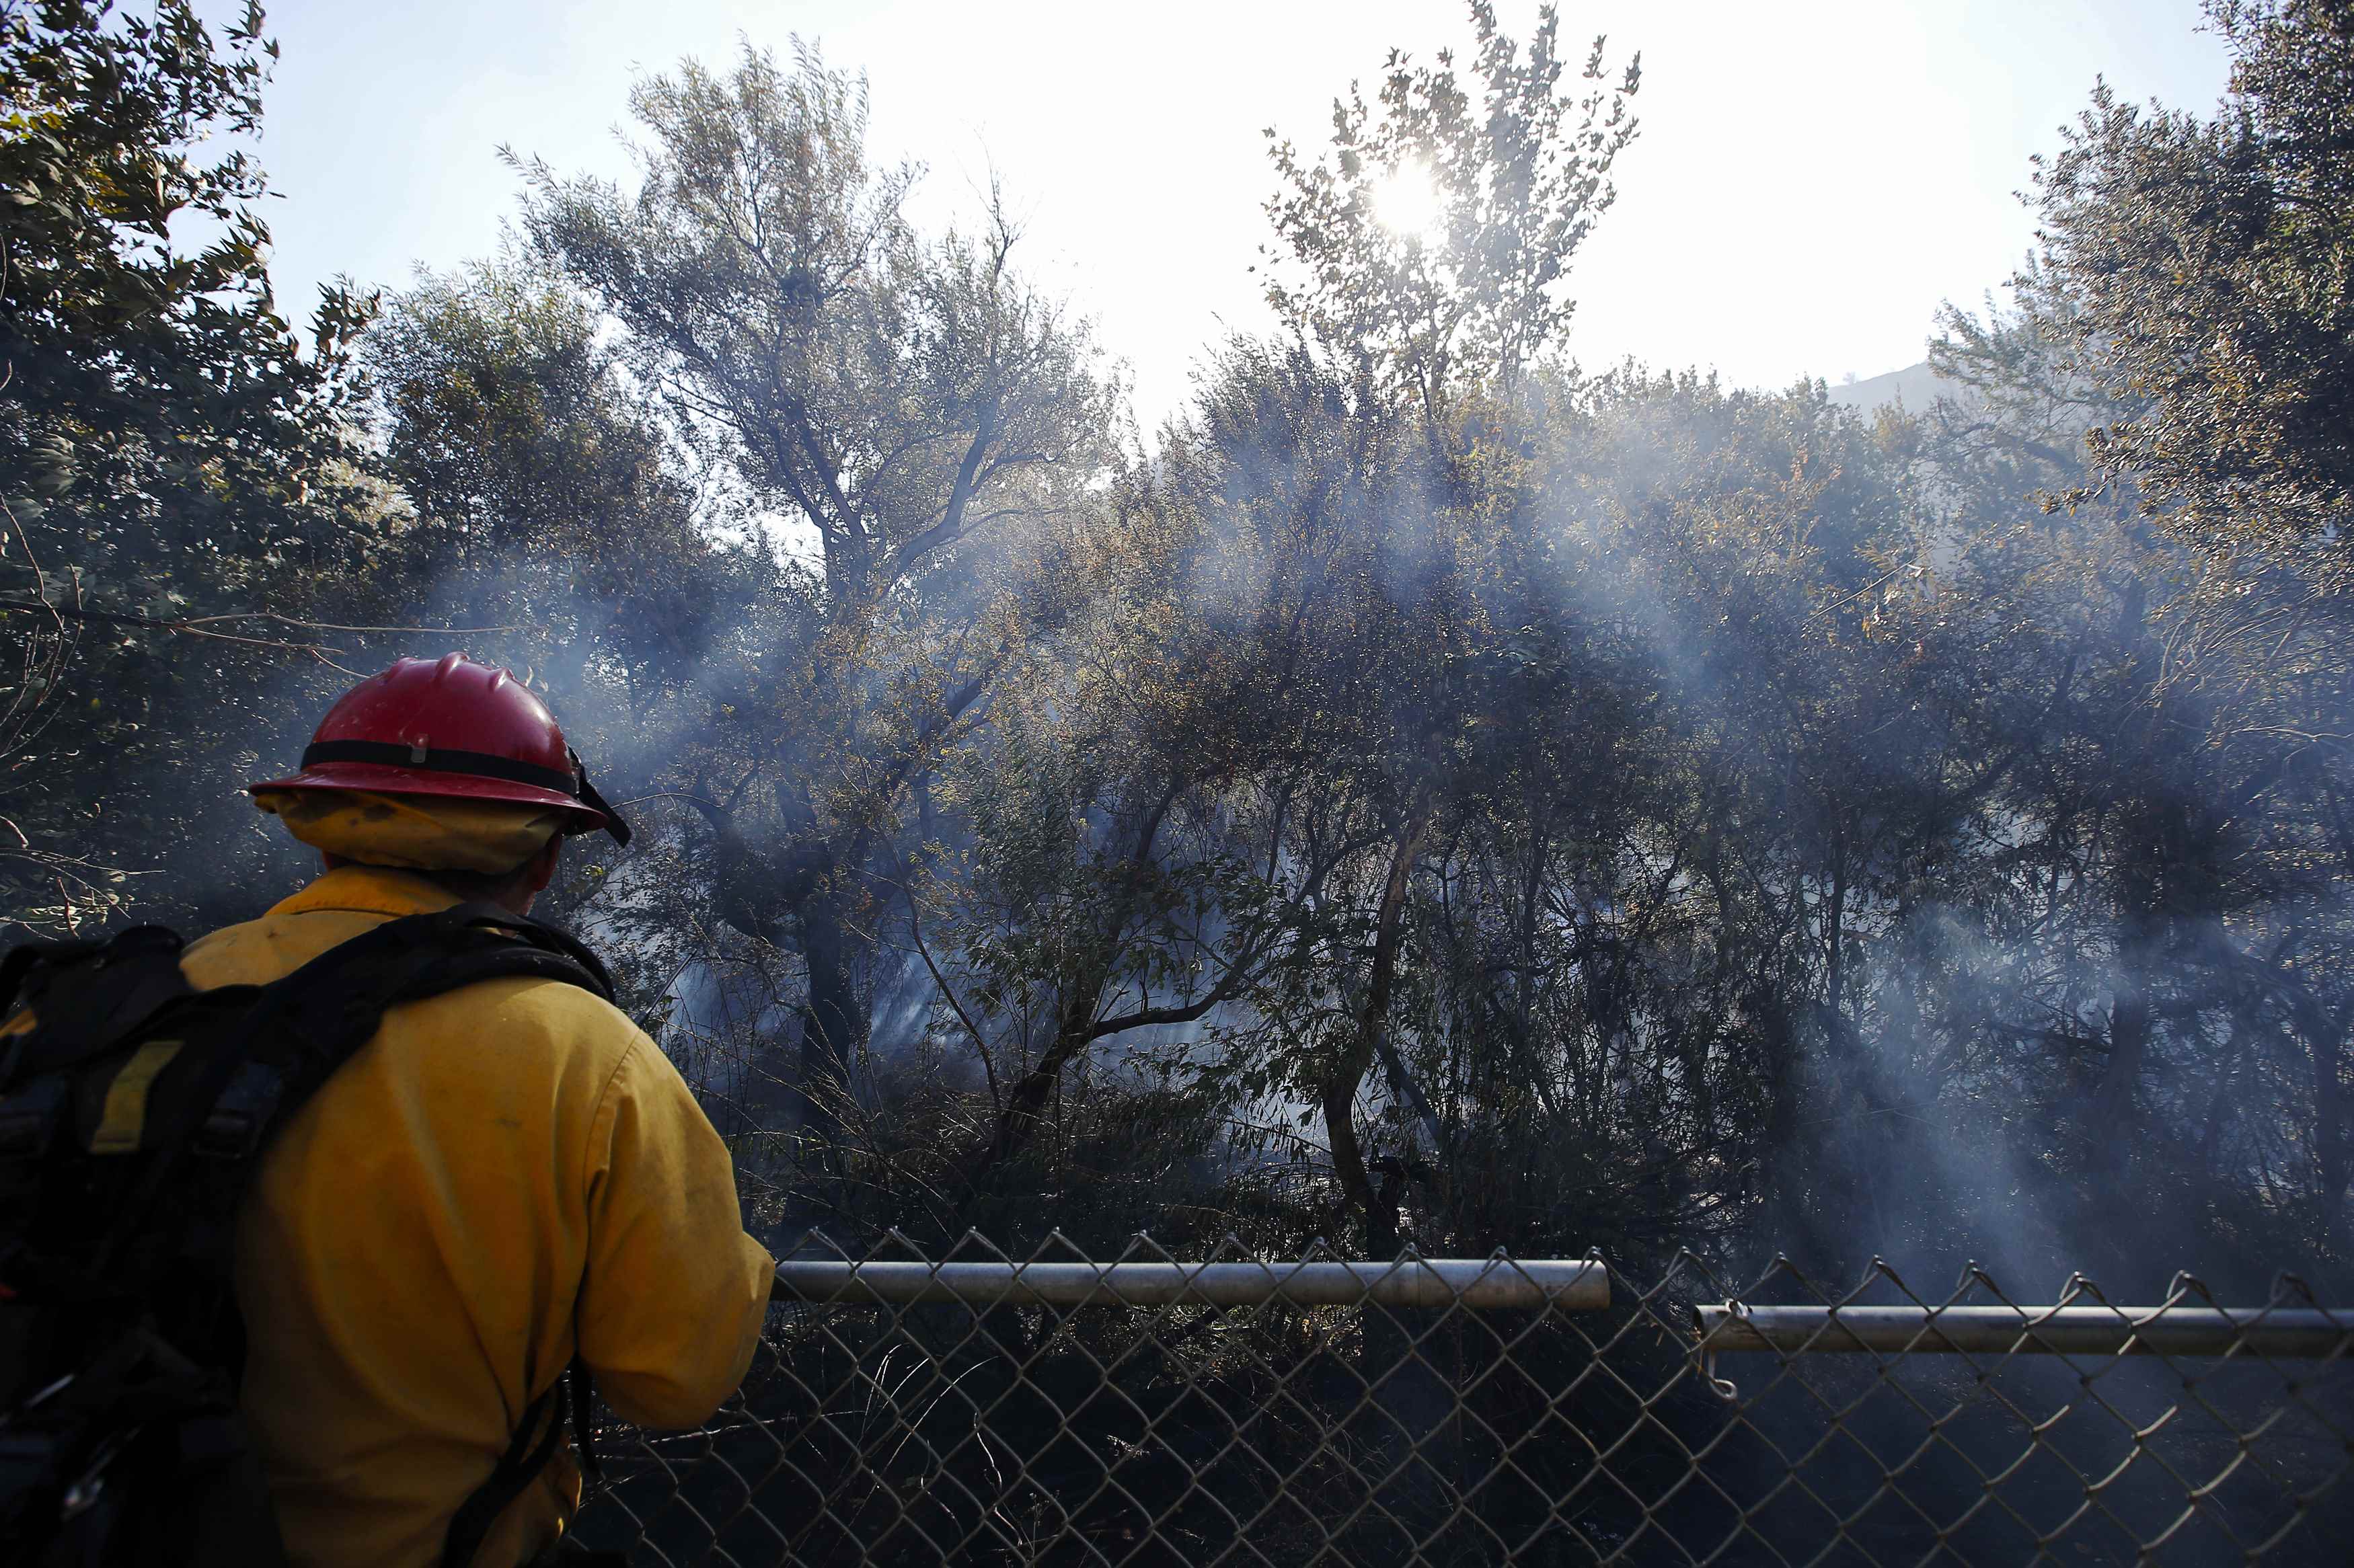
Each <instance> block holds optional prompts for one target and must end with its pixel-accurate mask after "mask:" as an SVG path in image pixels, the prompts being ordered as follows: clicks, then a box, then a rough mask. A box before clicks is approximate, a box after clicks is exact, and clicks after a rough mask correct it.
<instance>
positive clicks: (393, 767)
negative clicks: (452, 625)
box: [246, 653, 630, 843]
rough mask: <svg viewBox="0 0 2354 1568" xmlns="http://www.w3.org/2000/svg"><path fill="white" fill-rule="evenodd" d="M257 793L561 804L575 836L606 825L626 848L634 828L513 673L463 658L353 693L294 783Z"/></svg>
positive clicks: (323, 726) (413, 669)
mask: <svg viewBox="0 0 2354 1568" xmlns="http://www.w3.org/2000/svg"><path fill="white" fill-rule="evenodd" d="M246 789H247V790H248V791H249V792H251V791H253V790H257V789H373V790H377V791H380V792H382V793H384V794H387V795H454V796H461V797H463V798H465V799H468V800H514V801H516V802H518V803H520V804H523V805H529V806H553V807H555V808H557V810H560V811H562V812H563V813H564V814H565V822H564V831H565V832H567V833H588V832H596V831H597V830H598V829H599V828H602V829H604V830H605V831H606V832H609V833H611V834H612V835H613V837H614V838H615V839H616V840H617V841H619V842H621V843H628V842H630V825H629V824H628V823H627V822H625V821H622V820H621V816H620V812H618V811H616V810H613V808H612V807H610V806H609V805H607V804H606V803H605V801H604V800H603V798H602V797H600V796H599V794H598V793H597V791H596V789H594V788H593V787H592V786H591V785H590V784H589V782H588V769H587V768H583V767H581V766H580V758H579V757H578V754H577V753H575V752H574V751H573V750H572V748H571V747H567V746H566V745H565V744H564V732H563V731H562V730H560V729H558V728H557V726H556V715H553V714H551V713H549V712H548V711H547V705H546V704H545V703H543V702H541V701H540V700H539V699H538V698H537V697H535V696H533V695H532V694H531V693H530V692H529V691H527V690H526V689H525V687H524V685H523V683H521V682H519V681H517V680H515V679H514V677H513V676H511V675H509V674H508V673H506V672H505V671H504V670H499V669H494V668H493V667H492V666H490V665H488V664H477V663H474V662H472V660H469V659H468V658H466V657H465V656H464V655H463V654H461V653H451V654H449V655H447V656H446V657H444V658H442V659H441V660H440V661H439V662H430V661H428V660H424V659H403V660H401V661H400V662H398V663H397V664H395V665H393V667H392V668H391V669H389V670H387V671H386V672H385V673H383V674H381V675H375V676H371V677H370V678H369V679H367V680H365V681H362V682H361V683H359V684H358V685H356V686H354V687H353V688H352V689H351V690H350V691H348V692H345V694H343V696H342V697H341V698H339V699H337V701H336V703H335V705H334V707H332V708H329V709H328V710H327V716H326V717H325V718H323V719H321V720H320V721H319V732H318V734H317V735H315V736H313V737H312V739H311V745H310V748H309V749H308V750H306V751H304V752H303V753H302V772H300V773H297V774H296V775H294V777H292V779H271V780H270V781H269V782H267V783H261V784H249V785H247V786H246Z"/></svg>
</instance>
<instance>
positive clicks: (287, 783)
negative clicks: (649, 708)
mask: <svg viewBox="0 0 2354 1568" xmlns="http://www.w3.org/2000/svg"><path fill="white" fill-rule="evenodd" d="M264 789H293V790H319V789H342V790H352V789H365V790H367V791H369V792H371V793H374V794H378V795H430V796H437V797H440V798H442V799H445V800H501V801H510V802H512V803H514V804H515V805H518V806H543V807H546V808H549V809H551V810H556V811H559V812H561V813H562V814H563V825H562V828H561V830H560V831H561V832H564V833H565V834H567V836H568V835H576V834H579V833H593V832H598V831H599V829H603V830H605V831H608V832H610V831H611V829H612V826H613V824H612V821H611V820H610V818H608V817H607V816H606V814H605V813H604V812H602V811H600V810H597V809H596V808H595V807H594V806H587V805H583V804H582V803H581V802H579V801H578V800H574V799H573V798H572V797H571V796H569V795H567V794H565V793H563V792H562V791H561V790H557V789H540V788H539V787H538V786H537V785H534V784H521V783H515V782H513V781H511V780H508V779H479V778H475V777H472V776H471V775H469V774H464V773H422V772H418V771H415V770H412V769H409V768H395V767H391V766H389V765H387V764H385V763H380V762H317V763H313V764H312V765H311V766H310V767H308V768H304V769H302V772H300V773H297V774H295V775H294V776H293V777H292V778H289V779H270V780H268V781H267V782H264V783H260V784H249V785H247V786H246V787H245V792H246V793H247V794H249V795H251V794H256V793H259V792H260V791H261V790H264ZM616 836H617V837H618V836H619V835H618V834H617V835H616Z"/></svg>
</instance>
